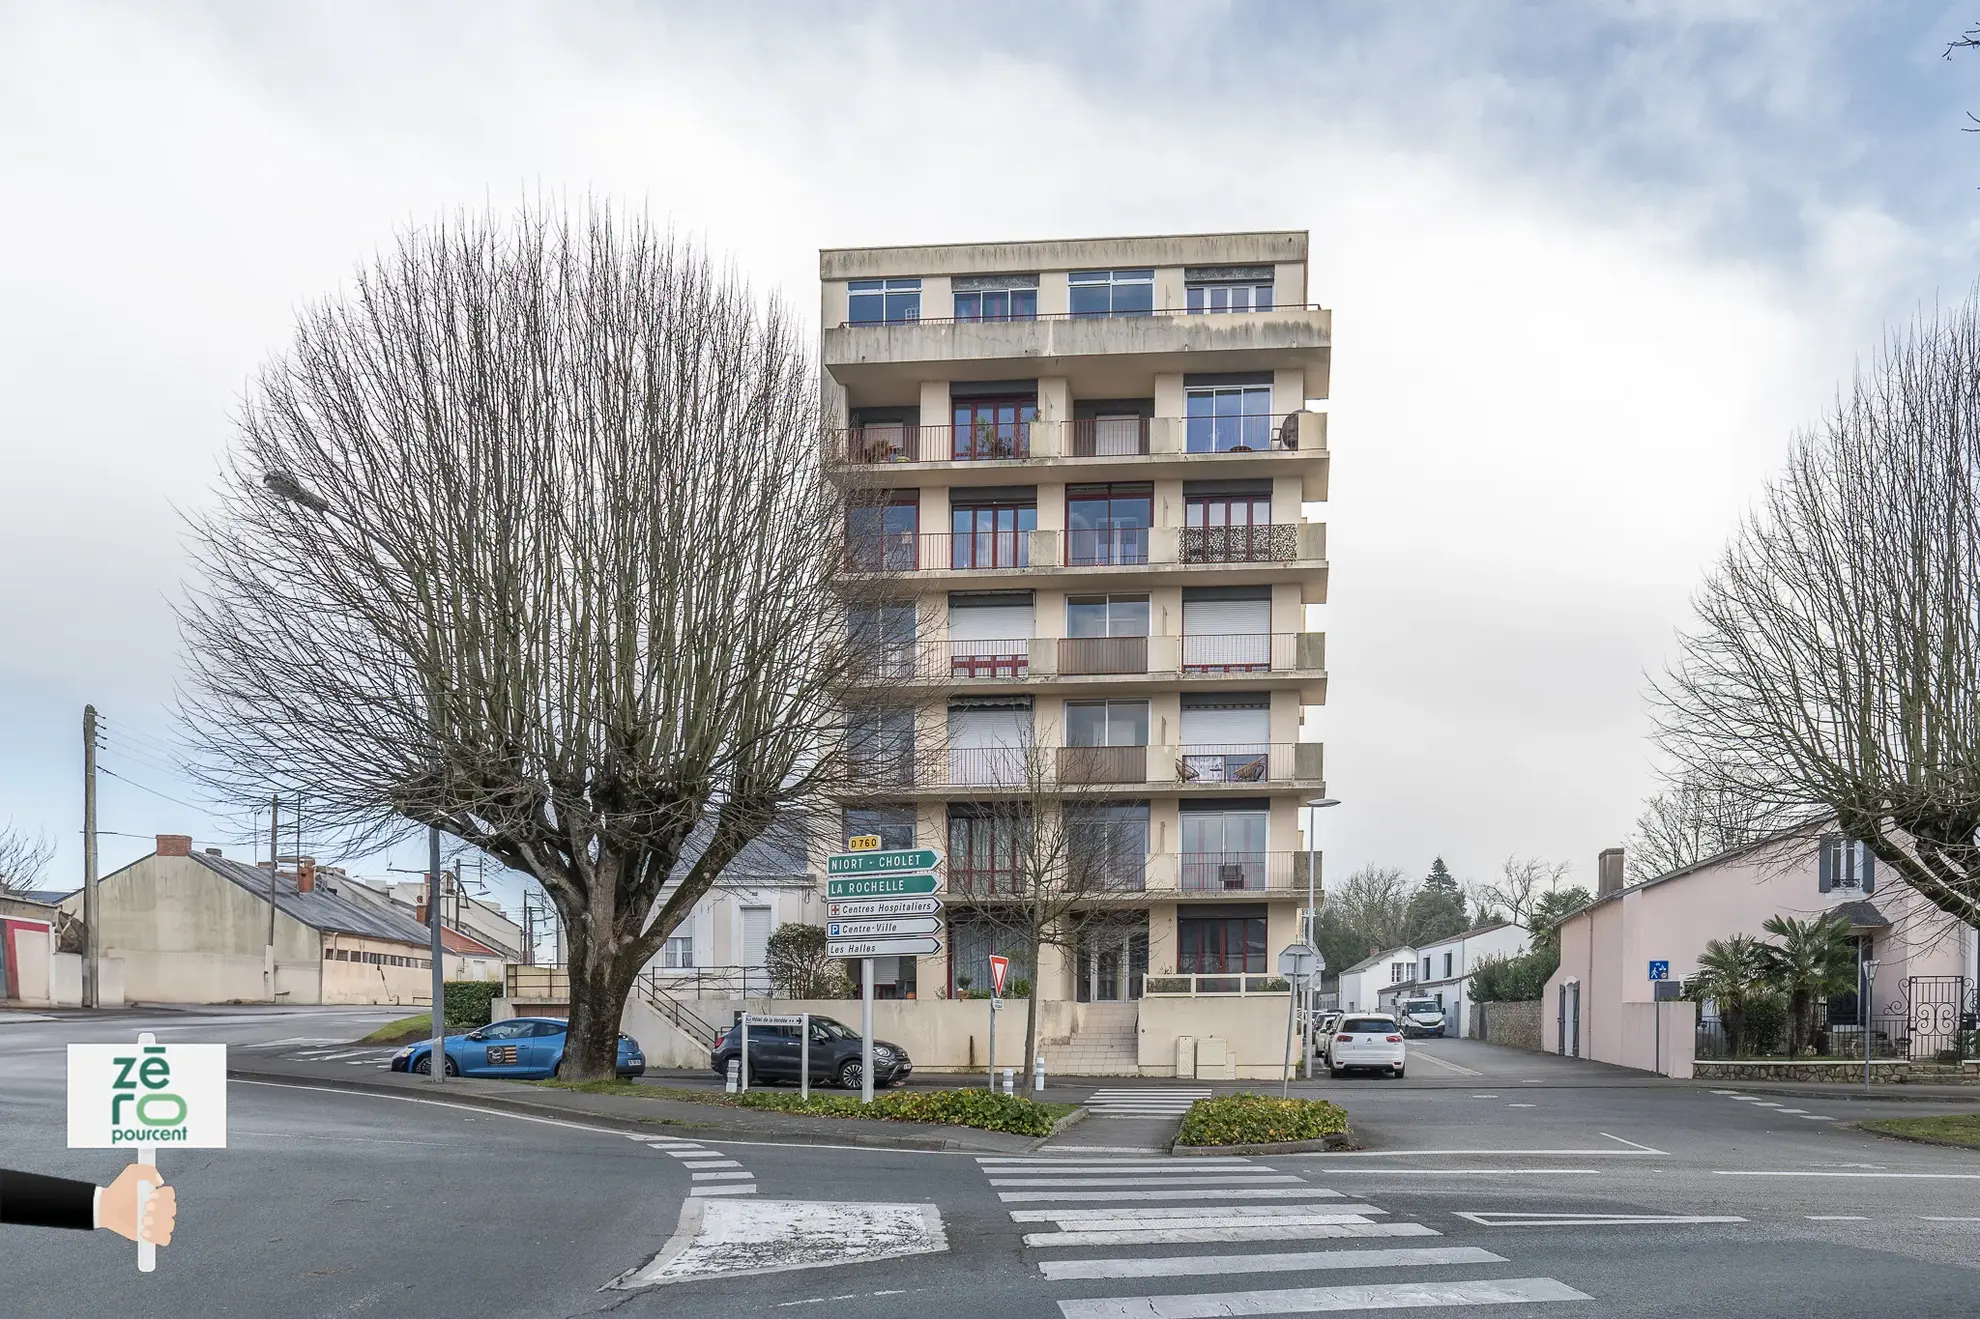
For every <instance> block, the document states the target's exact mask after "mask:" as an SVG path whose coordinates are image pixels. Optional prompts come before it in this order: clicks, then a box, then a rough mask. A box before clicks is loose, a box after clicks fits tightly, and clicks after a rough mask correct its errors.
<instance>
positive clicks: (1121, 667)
mask: <svg viewBox="0 0 1980 1319" xmlns="http://www.w3.org/2000/svg"><path fill="white" fill-rule="evenodd" d="M1057 649H1058V652H1059V653H1058V660H1059V672H1060V673H1062V674H1066V675H1080V674H1103V673H1147V672H1148V671H1149V668H1148V638H1147V637H1061V638H1060V639H1059V642H1058V646H1057Z"/></svg>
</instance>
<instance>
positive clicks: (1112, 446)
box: [1072, 417, 1150, 458]
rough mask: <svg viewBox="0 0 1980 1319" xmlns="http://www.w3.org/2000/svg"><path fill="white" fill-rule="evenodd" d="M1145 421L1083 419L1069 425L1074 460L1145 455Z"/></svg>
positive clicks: (1104, 418)
mask: <svg viewBox="0 0 1980 1319" xmlns="http://www.w3.org/2000/svg"><path fill="white" fill-rule="evenodd" d="M1148 422H1149V419H1148V418H1147V417H1083V418H1080V419H1079V420H1077V421H1075V422H1073V424H1072V456H1073V457H1075V458H1129V457H1133V456H1135V455H1137V454H1144V453H1147V452H1148V433H1149V430H1150V427H1149V424H1148Z"/></svg>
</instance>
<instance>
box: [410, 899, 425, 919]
mask: <svg viewBox="0 0 1980 1319" xmlns="http://www.w3.org/2000/svg"><path fill="white" fill-rule="evenodd" d="M413 920H415V921H417V922H418V923H419V924H421V925H424V924H426V899H425V898H414V899H413Z"/></svg>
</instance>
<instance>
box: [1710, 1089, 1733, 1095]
mask: <svg viewBox="0 0 1980 1319" xmlns="http://www.w3.org/2000/svg"><path fill="white" fill-rule="evenodd" d="M1712 1093H1713V1094H1715V1095H1736V1094H1738V1093H1739V1091H1737V1090H1714V1091H1713V1092H1712Z"/></svg>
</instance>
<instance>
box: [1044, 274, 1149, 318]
mask: <svg viewBox="0 0 1980 1319" xmlns="http://www.w3.org/2000/svg"><path fill="white" fill-rule="evenodd" d="M1066 283H1067V284H1068V285H1069V286H1070V293H1071V301H1072V314H1073V315H1075V316H1147V315H1149V314H1150V313H1152V312H1153V311H1154V310H1155V272H1154V271H1153V270H1075V271H1073V272H1072V273H1071V274H1070V275H1068V276H1066Z"/></svg>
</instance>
